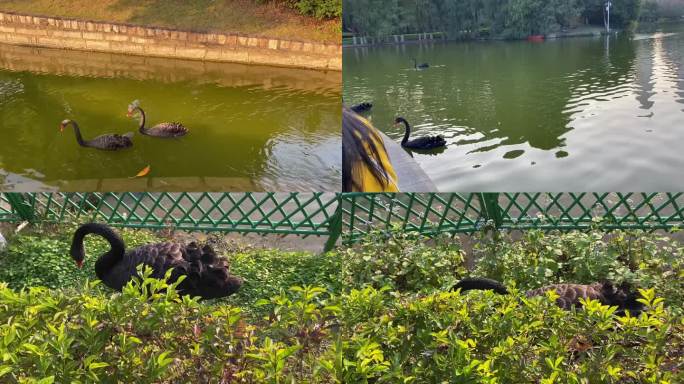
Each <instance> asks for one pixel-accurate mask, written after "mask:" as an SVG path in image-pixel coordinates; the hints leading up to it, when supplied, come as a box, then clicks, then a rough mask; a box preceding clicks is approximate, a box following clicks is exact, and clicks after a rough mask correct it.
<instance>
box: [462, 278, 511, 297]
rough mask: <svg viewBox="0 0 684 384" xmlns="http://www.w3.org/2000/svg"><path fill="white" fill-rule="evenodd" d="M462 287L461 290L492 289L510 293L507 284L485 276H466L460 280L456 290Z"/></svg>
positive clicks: (499, 292) (503, 293)
mask: <svg viewBox="0 0 684 384" xmlns="http://www.w3.org/2000/svg"><path fill="white" fill-rule="evenodd" d="M459 288H460V289H461V292H466V291H471V290H490V289H491V290H492V291H494V292H496V293H498V294H501V295H505V294H508V289H506V286H504V285H503V284H501V283H500V282H498V281H496V280H491V279H485V278H465V279H463V280H461V281H459V282H458V283H457V284H456V285H455V286H454V290H456V289H459Z"/></svg>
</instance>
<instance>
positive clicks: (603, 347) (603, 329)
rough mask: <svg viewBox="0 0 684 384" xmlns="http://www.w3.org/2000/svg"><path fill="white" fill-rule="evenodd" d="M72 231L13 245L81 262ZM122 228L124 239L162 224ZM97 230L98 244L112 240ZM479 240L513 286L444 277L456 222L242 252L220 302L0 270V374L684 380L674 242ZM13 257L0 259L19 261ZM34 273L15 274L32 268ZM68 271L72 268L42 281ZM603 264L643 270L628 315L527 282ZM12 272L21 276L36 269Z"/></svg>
mask: <svg viewBox="0 0 684 384" xmlns="http://www.w3.org/2000/svg"><path fill="white" fill-rule="evenodd" d="M70 230H71V229H69V228H67V229H65V230H64V231H60V230H59V229H58V230H48V231H50V232H51V235H50V236H46V235H41V233H40V232H37V233H34V234H27V235H21V236H17V237H14V238H12V239H10V247H11V248H12V251H11V253H12V255H13V256H12V257H13V258H14V259H13V260H15V261H16V260H21V259H22V256H23V257H24V258H27V257H28V256H26V255H34V258H37V257H43V256H42V255H52V256H50V257H48V259H49V260H52V259H55V260H62V259H65V260H66V262H67V263H71V260H70V259H69V258H68V256H67V255H68V244H69V237H70V236H68V235H67V234H68V233H71V232H70ZM128 232H129V231H125V233H126V234H125V235H124V236H125V237H126V236H127V237H128V239H130V241H131V242H136V241H139V242H140V243H144V242H149V241H155V239H153V235H151V234H149V233H147V232H144V231H140V232H138V231H130V233H128ZM136 239H137V240H136ZM127 241H129V240H127ZM96 242H97V241H96ZM36 244H38V245H39V246H37V245H36ZM88 246H89V248H88V249H89V251H90V253H93V254H97V252H102V251H104V249H105V248H106V243H103V244H89V245H88ZM50 247H52V248H54V249H52V250H51V248H50ZM97 247H101V248H102V249H101V250H99V251H98V250H96V248H97ZM91 249H93V250H92V251H91ZM35 254H38V255H39V256H36V255H35ZM475 254H476V256H477V257H478V258H479V259H480V264H479V265H478V267H477V269H476V272H473V274H478V275H481V276H488V277H494V278H498V279H501V280H503V281H506V282H508V283H509V286H510V288H511V294H510V295H496V294H494V293H493V292H489V291H472V292H468V293H467V294H463V295H461V294H459V293H456V292H450V291H448V289H447V288H448V287H449V286H450V284H451V282H452V281H455V280H457V279H458V278H460V277H462V276H463V275H464V274H465V270H464V267H463V257H464V256H463V252H462V251H461V249H460V248H459V247H458V246H457V244H456V243H455V241H453V240H451V239H448V238H437V239H434V240H430V241H426V240H425V239H424V238H422V237H419V236H418V235H414V234H400V233H380V232H376V233H374V234H372V235H371V236H370V237H369V238H367V239H365V240H364V241H363V243H362V244H360V245H359V246H358V247H356V248H354V249H349V250H345V251H343V252H339V253H338V252H333V253H328V254H326V255H321V256H317V255H311V254H306V253H296V252H290V253H283V252H277V251H249V252H243V253H240V254H237V255H232V256H231V261H232V263H231V264H232V272H233V273H235V274H238V275H241V276H243V277H245V278H246V280H247V283H245V285H244V286H243V290H241V291H240V292H239V293H238V294H237V295H234V296H231V297H229V298H228V299H226V300H225V301H215V302H207V303H200V302H198V301H197V300H195V299H191V298H187V297H185V298H180V297H178V295H177V294H176V292H175V290H174V289H172V288H173V287H172V286H169V285H167V284H166V283H165V282H164V281H160V280H154V279H149V278H146V279H145V280H144V281H143V282H131V283H130V284H129V285H128V286H127V287H126V288H125V289H124V290H123V292H121V293H112V292H111V291H110V290H104V289H99V288H100V287H99V285H97V284H96V283H91V282H87V280H86V277H88V276H90V275H88V274H86V275H84V276H80V277H78V279H74V280H59V281H61V283H64V284H65V286H67V288H64V287H62V286H60V285H57V286H59V287H62V289H47V288H39V287H29V288H28V289H18V290H15V289H11V288H10V287H8V286H7V284H6V283H0V356H2V360H0V382H2V383H38V382H42V383H52V382H55V383H67V382H69V383H100V382H102V383H116V382H136V383H180V382H201V383H221V382H223V383H292V382H297V383H299V382H301V383H377V384H381V383H397V382H401V383H441V382H458V383H511V382H515V383H517V382H521V383H577V384H579V383H627V384H636V383H658V384H665V383H679V382H684V371H682V369H681V368H682V366H684V355H683V354H682V351H684V298H683V296H682V287H681V284H682V282H681V280H682V278H683V277H684V276H683V272H682V271H683V270H684V269H683V268H682V262H683V261H682V249H681V246H679V245H678V243H676V242H675V241H673V240H671V239H670V238H667V237H664V236H662V235H657V234H647V233H641V232H624V231H616V232H612V233H611V234H610V235H608V236H605V234H604V233H602V232H600V231H590V232H586V233H580V232H571V233H566V234H558V233H543V232H534V231H532V232H527V233H525V234H524V236H523V238H521V239H520V240H512V239H511V238H510V237H508V236H505V235H499V236H494V237H487V236H483V237H482V238H480V239H478V241H477V242H476V244H475ZM6 256H7V253H6V254H5V255H3V256H2V262H3V264H2V265H3V266H5V267H6V268H10V269H13V268H19V267H17V265H16V264H17V263H16V262H15V263H7V262H6V259H5V257H6ZM58 256H59V257H58ZM368 256H370V257H368ZM93 261H94V258H91V259H90V260H89V262H91V263H92V262H93ZM22 268H23V267H22ZM36 268H37V266H36ZM85 269H86V268H84V270H85ZM17 270H21V269H17ZM69 270H70V271H77V269H75V268H73V267H70V269H69ZM89 270H92V267H91V268H89ZM548 270H551V273H550V274H549V272H548ZM340 271H341V272H340ZM377 271H380V272H379V273H378V272H377ZM29 272H30V271H29V270H26V271H24V272H22V273H25V275H23V276H24V277H27V278H34V277H35V276H33V275H31V274H30V273H29ZM2 273H7V271H4V270H3V271H2ZM40 273H41V274H49V273H50V271H48V270H41V272H40ZM84 273H85V272H84ZM62 275H70V273H55V274H54V276H52V277H50V278H49V279H47V278H46V279H45V280H46V281H48V282H52V283H55V282H56V281H58V280H54V279H59V278H60V276H62ZM13 276H15V277H16V278H17V279H19V275H13ZM605 277H612V278H614V279H615V280H618V281H619V280H621V279H622V280H627V281H632V282H635V283H636V282H638V283H639V286H641V287H643V288H645V289H644V290H642V291H641V293H642V296H643V303H644V304H645V305H646V306H647V310H646V311H645V312H644V313H642V314H641V315H639V316H638V317H631V316H624V317H621V316H618V315H616V314H615V308H614V307H607V306H603V305H600V304H599V303H598V302H595V301H587V302H585V303H584V307H585V308H584V309H579V310H573V311H563V310H561V309H560V308H558V307H557V306H556V305H554V297H553V293H549V294H548V296H547V297H537V298H532V299H528V298H526V297H525V296H524V295H523V294H522V291H523V290H524V289H527V288H536V287H538V286H540V285H542V284H548V283H550V282H557V281H576V280H582V281H579V282H590V281H594V280H596V279H600V278H605ZM41 278H42V277H41ZM80 279H83V281H85V282H84V283H83V284H81V285H78V281H79V280H80ZM34 281H37V280H34ZM20 282H21V281H20V280H15V281H14V283H13V285H15V286H16V288H23V287H25V286H26V285H25V284H19V283H20ZM61 283H60V284H61ZM72 283H73V284H76V285H73V284H72ZM513 283H515V284H516V285H517V288H514V287H513V286H512V284H513ZM68 284H72V285H71V288H68V286H69V285H68Z"/></svg>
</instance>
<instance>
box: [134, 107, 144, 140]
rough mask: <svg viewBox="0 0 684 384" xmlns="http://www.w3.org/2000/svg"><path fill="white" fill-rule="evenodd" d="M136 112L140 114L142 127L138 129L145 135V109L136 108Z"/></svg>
mask: <svg viewBox="0 0 684 384" xmlns="http://www.w3.org/2000/svg"><path fill="white" fill-rule="evenodd" d="M135 110H137V111H138V112H140V127H139V128H138V130H139V131H140V133H143V134H144V133H145V111H143V109H142V108H140V107H135Z"/></svg>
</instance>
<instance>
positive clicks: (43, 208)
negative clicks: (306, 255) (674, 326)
mask: <svg viewBox="0 0 684 384" xmlns="http://www.w3.org/2000/svg"><path fill="white" fill-rule="evenodd" d="M338 207H339V209H338ZM597 219H600V221H601V222H600V225H601V226H602V227H603V228H606V229H644V230H657V229H672V228H675V227H683V226H684V193H500V194H498V193H471V194H458V193H445V194H437V193H424V194H417V193H416V194H414V193H406V194H363V193H346V194H332V193H122V194H119V193H104V194H103V193H54V194H50V193H36V194H30V193H27V194H19V193H5V194H0V221H21V220H29V221H44V222H52V223H58V222H65V221H73V220H80V221H85V220H96V221H103V222H107V223H110V224H111V225H114V226H126V227H135V228H150V229H162V228H169V227H173V228H175V229H179V230H186V231H223V232H242V233H262V234H268V233H271V234H281V235H299V236H312V235H313V236H325V237H327V238H328V241H327V246H326V248H330V247H331V246H332V245H333V244H334V243H335V241H337V239H338V238H339V236H340V235H341V236H343V239H344V241H345V242H346V243H353V242H355V241H357V240H358V239H359V238H361V237H363V236H364V235H365V234H366V233H368V231H370V230H371V229H388V228H390V227H393V226H399V227H401V228H403V230H405V231H417V232H420V233H423V234H426V235H431V234H436V233H452V234H456V233H472V232H475V231H478V230H481V229H482V228H484V227H485V226H486V227H490V228H499V229H508V230H512V229H530V228H537V229H544V230H572V229H588V228H590V227H592V226H593V225H598V224H597Z"/></svg>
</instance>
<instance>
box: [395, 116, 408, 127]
mask: <svg viewBox="0 0 684 384" xmlns="http://www.w3.org/2000/svg"><path fill="white" fill-rule="evenodd" d="M399 124H408V121H406V119H404V118H403V117H397V118H396V119H394V125H399Z"/></svg>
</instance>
